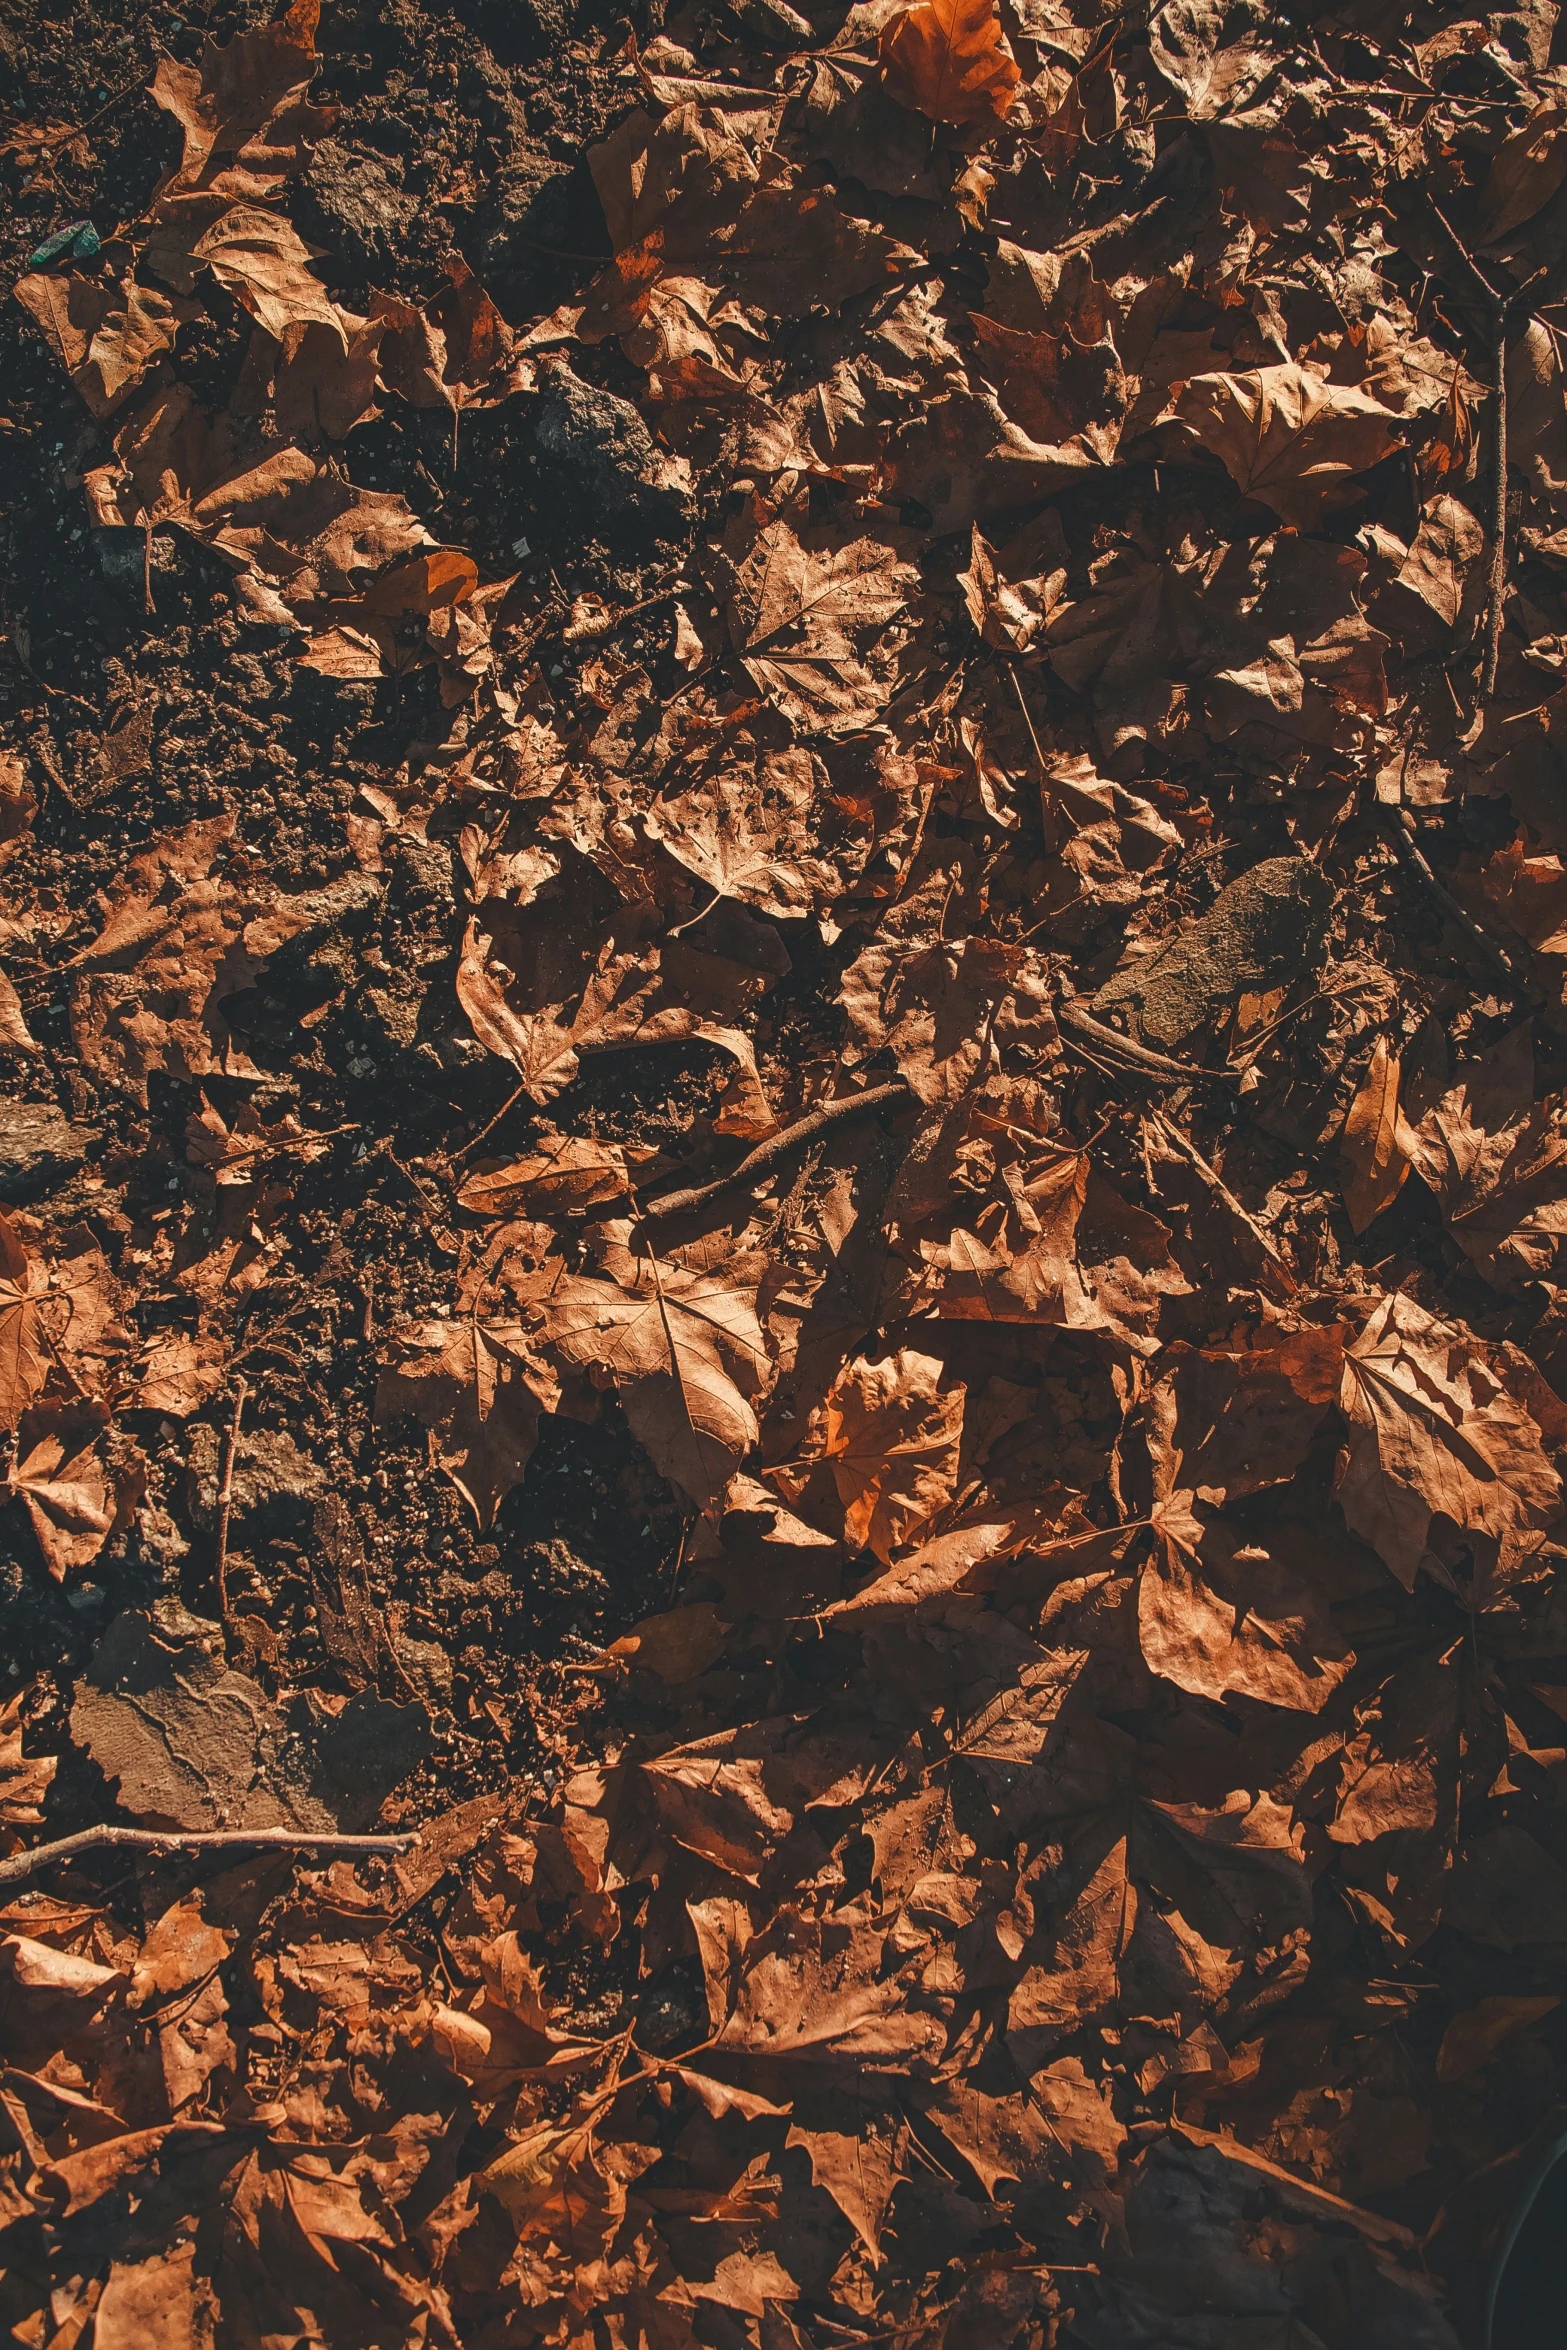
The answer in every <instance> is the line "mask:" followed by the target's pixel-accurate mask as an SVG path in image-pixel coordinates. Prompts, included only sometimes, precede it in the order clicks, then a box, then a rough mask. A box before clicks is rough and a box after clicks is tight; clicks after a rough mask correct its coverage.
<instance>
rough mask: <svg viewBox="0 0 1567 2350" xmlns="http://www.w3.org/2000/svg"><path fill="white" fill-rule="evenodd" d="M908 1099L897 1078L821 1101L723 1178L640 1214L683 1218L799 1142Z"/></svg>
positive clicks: (671, 1194) (670, 1195)
mask: <svg viewBox="0 0 1567 2350" xmlns="http://www.w3.org/2000/svg"><path fill="white" fill-rule="evenodd" d="M908 1099H909V1089H908V1087H907V1086H906V1085H905V1084H904V1082H903V1079H902V1078H901V1077H899V1078H897V1079H895V1080H894V1082H893V1083H892V1084H891V1085H873V1086H871V1087H869V1089H868V1090H867V1091H866V1092H864V1093H849V1094H845V1095H844V1096H843V1098H842V1099H841V1100H840V1101H835V1102H823V1103H822V1105H821V1107H820V1108H819V1109H815V1110H812V1111H811V1112H810V1114H809V1116H808V1117H804V1118H798V1119H796V1121H795V1123H794V1124H793V1125H792V1126H786V1127H784V1129H783V1131H782V1133H780V1134H771V1135H769V1136H768V1138H767V1140H766V1141H765V1142H760V1143H758V1144H757V1146H756V1148H755V1150H754V1151H752V1152H750V1153H749V1154H748V1156H747V1157H745V1158H743V1159H742V1160H741V1161H740V1164H739V1166H738V1167H731V1168H730V1170H729V1172H728V1174H727V1175H719V1176H715V1178H714V1179H713V1181H712V1182H711V1183H697V1184H693V1185H692V1186H691V1188H690V1189H689V1190H686V1191H666V1192H665V1194H664V1196H663V1198H662V1199H653V1200H644V1201H643V1203H642V1213H643V1215H644V1216H684V1215H686V1214H687V1213H688V1212H689V1211H690V1210H691V1209H692V1208H700V1207H705V1206H706V1204H707V1202H708V1201H709V1200H710V1199H716V1198H717V1197H718V1195H719V1193H720V1192H722V1191H732V1190H733V1189H734V1187H735V1185H736V1184H739V1183H750V1182H752V1181H753V1180H754V1179H755V1177H757V1176H758V1175H764V1174H765V1173H766V1172H767V1170H768V1168H769V1167H776V1166H777V1164H778V1162H779V1160H780V1159H786V1158H787V1157H788V1156H789V1154H790V1152H791V1151H795V1150H798V1149H799V1147H800V1145H801V1143H805V1142H809V1141H810V1139H811V1137H812V1136H813V1135H816V1134H824V1133H825V1132H826V1131H827V1129H828V1127H830V1126H836V1125H838V1124H839V1123H840V1122H841V1121H842V1120H843V1119H845V1118H862V1117H864V1115H865V1113H866V1112H867V1111H868V1110H878V1109H880V1108H881V1107H882V1106H883V1105H884V1104H885V1103H887V1102H894V1101H907V1100H908Z"/></svg>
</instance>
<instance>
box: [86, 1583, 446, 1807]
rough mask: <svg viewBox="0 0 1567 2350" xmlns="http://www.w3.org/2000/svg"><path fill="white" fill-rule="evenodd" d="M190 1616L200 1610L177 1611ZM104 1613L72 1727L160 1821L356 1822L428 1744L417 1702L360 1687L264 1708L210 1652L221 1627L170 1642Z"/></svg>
mask: <svg viewBox="0 0 1567 2350" xmlns="http://www.w3.org/2000/svg"><path fill="white" fill-rule="evenodd" d="M186 1621H187V1622H190V1623H194V1624H196V1625H198V1626H199V1625H200V1622H201V1619H199V1618H187V1619H186ZM166 1624H167V1619H165V1620H164V1622H160V1623H159V1625H158V1626H157V1627H156V1629H155V1628H154V1626H153V1624H152V1622H151V1621H150V1620H149V1618H148V1617H147V1616H145V1615H143V1614H142V1613H141V1612H140V1611H139V1610H136V1609H130V1610H127V1612H126V1613H125V1614H123V1615H120V1616H117V1617H116V1618H115V1620H114V1622H113V1623H112V1624H111V1625H110V1626H109V1629H108V1631H107V1632H106V1633H105V1634H104V1636H103V1638H102V1640H101V1641H100V1642H99V1643H98V1646H97V1648H96V1649H95V1650H94V1651H93V1656H92V1661H91V1662H90V1664H89V1665H88V1667H87V1671H86V1673H85V1674H84V1675H83V1677H82V1678H81V1680H79V1681H78V1682H77V1684H76V1692H75V1703H74V1704H73V1706H72V1708H71V1735H72V1737H73V1738H74V1740H75V1741H76V1744H77V1745H78V1746H80V1747H82V1748H84V1749H85V1750H86V1752H87V1753H88V1754H90V1755H91V1756H92V1758H93V1760H94V1762H95V1763H96V1764H97V1765H98V1767H99V1769H100V1770H101V1771H102V1772H103V1774H104V1776H105V1778H107V1779H109V1780H111V1781H112V1782H113V1783H114V1785H115V1788H116V1792H117V1795H118V1800H119V1803H120V1807H121V1809H122V1810H123V1811H127V1812H129V1813H130V1815H131V1816H132V1818H133V1819H137V1820H140V1821H142V1822H144V1823H145V1824H146V1825H148V1826H151V1827H159V1828H165V1827H169V1828H298V1829H303V1830H305V1831H306V1832H307V1833H310V1834H331V1833H332V1832H333V1831H334V1830H340V1829H345V1828H346V1829H348V1830H350V1831H356V1830H358V1829H360V1828H363V1827H365V1826H368V1824H369V1823H370V1822H371V1821H372V1820H373V1819H374V1818H375V1816H376V1813H377V1811H378V1810H379V1809H380V1806H381V1804H382V1803H383V1802H384V1801H385V1799H386V1797H387V1796H388V1795H389V1794H390V1793H391V1791H392V1789H393V1788H394V1787H395V1786H397V1785H398V1784H399V1782H400V1781H401V1780H403V1779H405V1778H406V1777H407V1776H408V1774H409V1772H410V1771H413V1770H417V1768H418V1767H419V1765H420V1763H421V1762H422V1761H423V1760H424V1758H425V1756H426V1755H427V1754H428V1752H429V1749H430V1726H429V1721H428V1717H427V1716H426V1714H425V1711H424V1708H423V1707H422V1706H420V1705H403V1706H398V1705H390V1704H387V1703H386V1702H384V1701H383V1700H382V1699H380V1698H378V1697H375V1696H372V1695H371V1694H370V1693H369V1692H368V1691H361V1692H360V1694H359V1695H358V1696H357V1697H355V1698H353V1699H352V1700H351V1701H350V1702H349V1704H347V1705H346V1706H344V1707H342V1708H341V1709H340V1710H336V1711H334V1710H333V1709H332V1708H331V1707H328V1706H325V1705H323V1704H322V1703H321V1702H320V1700H319V1699H318V1698H317V1697H316V1695H315V1694H314V1692H305V1693H304V1694H295V1695H293V1696H291V1697H289V1698H288V1699H286V1700H285V1701H284V1702H283V1703H281V1704H279V1703H275V1702H274V1701H273V1700H272V1699H271V1698H270V1697H269V1696H268V1695H267V1693H266V1691H265V1690H264V1689H262V1688H261V1687H260V1685H259V1684H258V1683H257V1682H255V1681H253V1680H251V1679H250V1678H249V1676H248V1675H247V1674H245V1673H238V1672H234V1671H233V1670H231V1669H230V1667H229V1666H228V1665H226V1664H225V1663H224V1661H223V1641H222V1634H221V1631H220V1630H219V1629H218V1627H216V1626H214V1627H213V1628H212V1630H211V1632H210V1633H208V1634H207V1636H206V1637H204V1638H200V1639H192V1640H187V1639H183V1638H180V1637H178V1636H173V1637H171V1635H170V1632H169V1631H168V1629H167V1628H166Z"/></svg>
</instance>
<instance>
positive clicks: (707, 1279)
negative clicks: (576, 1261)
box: [537, 1245, 771, 1509]
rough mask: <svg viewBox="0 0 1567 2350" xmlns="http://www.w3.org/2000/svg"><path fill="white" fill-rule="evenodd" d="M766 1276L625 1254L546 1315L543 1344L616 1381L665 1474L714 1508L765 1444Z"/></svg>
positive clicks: (615, 1251)
mask: <svg viewBox="0 0 1567 2350" xmlns="http://www.w3.org/2000/svg"><path fill="white" fill-rule="evenodd" d="M757 1269H758V1268H754V1267H748V1266H747V1264H746V1262H745V1260H744V1259H739V1258H735V1259H731V1260H730V1262H729V1263H728V1264H726V1265H721V1266H719V1267H717V1268H716V1269H715V1270H713V1271H712V1272H700V1271H694V1270H691V1269H688V1268H687V1267H686V1266H685V1265H682V1264H678V1263H675V1262H673V1261H671V1260H668V1259H660V1258H658V1257H654V1256H633V1255H632V1254H631V1252H630V1250H629V1249H627V1248H624V1247H622V1246H618V1245H617V1246H614V1247H612V1248H610V1249H609V1250H608V1251H607V1253H606V1258H605V1274H606V1275H607V1276H608V1277H607V1278H606V1277H602V1276H595V1275H591V1274H568V1275H565V1276H563V1277H562V1278H561V1279H560V1280H558V1281H555V1282H554V1283H552V1285H551V1287H550V1290H549V1292H548V1294H547V1295H546V1296H545V1297H543V1298H541V1300H540V1302H539V1305H538V1308H537V1317H538V1319H537V1337H538V1343H539V1344H540V1345H542V1346H543V1347H544V1348H545V1349H546V1350H547V1351H549V1352H550V1353H552V1354H553V1355H554V1356H555V1358H556V1359H557V1360H558V1361H560V1362H562V1363H566V1364H571V1365H573V1366H581V1367H588V1366H591V1367H593V1368H595V1369H597V1370H599V1371H601V1372H603V1373H606V1374H607V1375H608V1377H609V1378H610V1380H611V1381H612V1382H613V1383H614V1385H615V1387H616V1388H617V1389H618V1391H619V1393H620V1396H621V1400H622V1403H623V1405H624V1408H625V1413H626V1418H627V1420H628V1422H629V1424H630V1426H631V1428H632V1431H633V1433H634V1434H635V1435H636V1436H637V1437H638V1439H639V1440H640V1441H641V1442H642V1443H643V1444H645V1445H646V1446H647V1449H648V1451H649V1453H650V1454H651V1455H652V1458H653V1460H654V1462H655V1464H656V1465H657V1467H658V1468H659V1470H660V1471H661V1472H662V1474H663V1475H664V1476H666V1477H669V1478H671V1479H672V1480H673V1481H674V1483H676V1484H677V1485H678V1486H679V1487H680V1489H681V1491H682V1492H683V1493H685V1494H687V1495H688V1496H689V1497H690V1499H691V1500H692V1501H693V1502H695V1503H696V1504H697V1506H698V1508H702V1509H706V1508H707V1507H709V1506H710V1505H711V1504H712V1503H713V1502H714V1501H716V1499H717V1498H718V1496H719V1494H720V1493H721V1492H722V1491H723V1489H724V1487H725V1485H727V1483H728V1482H729V1479H730V1478H731V1477H732V1476H733V1474H734V1472H735V1470H736V1469H737V1468H738V1467H739V1465H740V1463H741V1461H742V1460H743V1459H744V1458H745V1455H746V1454H747V1452H749V1450H750V1449H751V1446H752V1445H753V1444H754V1443H755V1441H756V1415H755V1412H754V1411H753V1409H752V1403H753V1401H754V1399H755V1398H756V1397H757V1396H758V1395H760V1394H761V1393H762V1391H763V1390H764V1388H765V1387H766V1386H767V1385H768V1384H769V1382H770V1376H771V1372H770V1366H769V1363H768V1360H767V1352H766V1346H765V1343H764V1341H763V1337H762V1331H761V1327H760V1325H759V1323H758V1321H757V1318H756V1284H755V1279H754V1277H753V1275H754V1271H755V1270H757Z"/></svg>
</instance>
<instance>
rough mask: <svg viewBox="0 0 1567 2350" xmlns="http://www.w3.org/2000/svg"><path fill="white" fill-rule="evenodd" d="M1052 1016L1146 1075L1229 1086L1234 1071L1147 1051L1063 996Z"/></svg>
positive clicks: (1174, 1082) (1169, 1081)
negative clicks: (1208, 1067) (1198, 1064)
mask: <svg viewBox="0 0 1567 2350" xmlns="http://www.w3.org/2000/svg"><path fill="white" fill-rule="evenodd" d="M1056 1018H1057V1020H1059V1022H1060V1023H1061V1026H1062V1027H1063V1028H1068V1029H1070V1030H1071V1031H1072V1033H1073V1034H1074V1035H1075V1036H1084V1037H1087V1038H1088V1039H1089V1041H1090V1042H1091V1043H1093V1044H1096V1045H1098V1047H1099V1049H1100V1051H1101V1052H1106V1053H1111V1054H1115V1055H1118V1056H1119V1057H1120V1058H1121V1059H1123V1060H1126V1061H1130V1062H1131V1064H1132V1066H1133V1067H1134V1068H1136V1069H1141V1070H1144V1071H1146V1073H1147V1074H1148V1075H1149V1076H1150V1077H1162V1078H1163V1079H1164V1080H1165V1082H1166V1084H1168V1085H1230V1084H1233V1083H1234V1076H1235V1073H1234V1071H1233V1070H1231V1069H1199V1068H1198V1067H1197V1066H1196V1064H1195V1063H1194V1062H1191V1061H1172V1060H1171V1059H1170V1058H1169V1057H1168V1055H1167V1054H1165V1053H1151V1052H1150V1051H1149V1050H1148V1047H1147V1046H1146V1045H1142V1044H1137V1043H1134V1041H1133V1040H1132V1038H1131V1037H1129V1036H1123V1035H1122V1034H1121V1031H1120V1030H1119V1028H1108V1027H1106V1025H1105V1023H1104V1022H1103V1021H1102V1020H1096V1019H1095V1018H1094V1017H1093V1015H1092V1014H1091V1013H1089V1012H1085V1011H1083V1010H1082V1009H1081V1007H1080V1006H1079V1005H1077V1004H1075V1003H1073V1002H1071V1001H1070V999H1069V998H1067V997H1065V996H1063V997H1062V998H1061V1000H1060V1002H1059V1003H1058V1004H1057V1005H1056Z"/></svg>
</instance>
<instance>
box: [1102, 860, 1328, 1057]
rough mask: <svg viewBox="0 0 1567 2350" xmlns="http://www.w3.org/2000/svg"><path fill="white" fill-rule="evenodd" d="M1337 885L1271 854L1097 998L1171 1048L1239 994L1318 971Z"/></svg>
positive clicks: (1132, 1029)
mask: <svg viewBox="0 0 1567 2350" xmlns="http://www.w3.org/2000/svg"><path fill="white" fill-rule="evenodd" d="M1332 910H1333V886H1332V883H1331V882H1329V881H1328V880H1327V878H1326V877H1325V875H1324V874H1323V873H1322V872H1321V871H1320V870H1319V869H1318V867H1317V866H1315V865H1313V864H1312V863H1311V862H1310V860H1309V859H1308V858H1306V857H1268V858H1266V859H1265V860H1264V862H1263V863H1262V864H1260V865H1253V866H1252V868H1251V870H1250V871H1249V872H1247V873H1243V874H1241V876H1240V878H1239V879H1238V880H1236V881H1232V882H1231V883H1230V885H1229V887H1228V889H1224V890H1221V891H1220V893H1219V895H1218V897H1217V898H1216V899H1215V900H1214V902H1213V904H1212V905H1211V906H1210V907H1209V909H1208V911H1207V913H1206V914H1204V915H1202V916H1201V917H1200V918H1199V919H1198V920H1197V921H1195V922H1188V923H1187V924H1186V925H1185V926H1184V928H1183V929H1182V930H1181V931H1180V933H1179V934H1178V936H1176V937H1175V938H1173V939H1172V940H1171V941H1170V943H1169V945H1168V946H1165V947H1161V948H1160V950H1159V952H1158V953H1157V954H1156V955H1150V956H1149V957H1148V959H1147V960H1146V961H1145V962H1138V963H1131V964H1128V965H1127V966H1126V968H1125V969H1124V970H1121V971H1118V972H1117V973H1116V975H1115V977H1114V978H1113V979H1112V980H1110V981H1109V983H1108V984H1107V985H1106V986H1104V987H1102V988H1101V989H1100V991H1099V993H1098V995H1096V996H1095V998H1094V1011H1095V1012H1096V1013H1097V1014H1098V1016H1099V1017H1100V1018H1101V1019H1104V1018H1105V1017H1107V1016H1109V1015H1114V1014H1116V1013H1120V1014H1121V1015H1123V1017H1124V1024H1125V1026H1126V1028H1127V1030H1128V1032H1129V1033H1130V1034H1131V1035H1132V1036H1135V1037H1136V1038H1137V1039H1138V1040H1139V1042H1140V1043H1143V1044H1147V1045H1152V1046H1155V1047H1158V1048H1162V1049H1163V1050H1165V1051H1172V1050H1174V1049H1176V1048H1177V1047H1179V1046H1181V1045H1183V1044H1184V1043H1185V1042H1186V1040H1187V1038H1188V1037H1190V1036H1195V1035H1196V1034H1197V1032H1198V1030H1199V1029H1202V1028H1205V1027H1208V1026H1210V1025H1211V1024H1212V1022H1213V1021H1214V1019H1215V1017H1216V1016H1217V1015H1219V1014H1222V1013H1225V1012H1229V1011H1233V1009H1234V1007H1235V1005H1236V1004H1237V1003H1238V1002H1239V1000H1240V998H1241V997H1242V996H1243V995H1247V994H1260V993H1262V992H1263V991H1264V990H1266V989H1268V988H1271V987H1283V986H1284V985H1285V984H1286V983H1287V982H1288V981H1290V980H1292V979H1298V978H1299V977H1300V976H1301V975H1302V973H1303V972H1306V971H1312V970H1315V969H1316V968H1317V965H1318V962H1319V960H1320V957H1321V952H1322V945H1323V941H1324V939H1325V937H1326V935H1327V926H1328V917H1329V915H1330V914H1331V913H1332Z"/></svg>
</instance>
